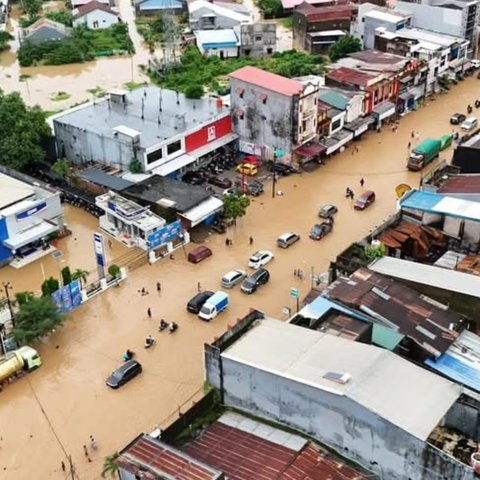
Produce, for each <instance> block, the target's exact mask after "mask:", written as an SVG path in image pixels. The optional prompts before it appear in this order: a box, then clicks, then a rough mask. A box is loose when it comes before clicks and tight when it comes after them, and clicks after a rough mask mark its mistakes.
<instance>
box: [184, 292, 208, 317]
mask: <svg viewBox="0 0 480 480" xmlns="http://www.w3.org/2000/svg"><path fill="white" fill-rule="evenodd" d="M212 295H213V292H210V291H208V290H207V291H205V292H200V293H197V294H196V295H195V296H194V297H193V298H191V299H190V301H189V302H188V303H187V310H188V311H189V312H190V313H198V312H199V311H200V309H201V308H202V307H203V304H204V303H205V302H206V301H207V300H208V299H209V298H210V297H211V296H212Z"/></svg>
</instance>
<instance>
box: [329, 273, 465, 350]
mask: <svg viewBox="0 0 480 480" xmlns="http://www.w3.org/2000/svg"><path fill="white" fill-rule="evenodd" d="M442 275H443V276H445V272H444V271H443V270H442ZM325 294H326V295H327V296H328V297H330V298H332V299H334V300H336V301H338V302H342V303H344V304H346V305H347V306H350V307H353V308H357V309H359V310H360V311H363V312H365V313H367V314H368V315H370V316H372V317H374V318H376V319H377V321H378V322H379V323H382V324H383V325H385V326H388V327H390V328H393V329H394V330H397V331H398V332H399V333H401V334H404V335H406V336H407V337H409V338H410V339H412V340H413V341H414V342H416V343H417V344H418V345H419V346H420V347H421V348H423V349H424V350H425V351H426V352H428V353H429V354H430V355H432V356H434V357H439V356H440V355H441V354H442V353H444V352H445V351H446V350H447V349H448V347H449V346H450V345H451V344H452V343H453V342H454V340H455V339H456V338H457V336H458V333H457V332H456V331H454V330H452V329H451V326H452V325H453V327H457V326H458V325H459V324H460V323H461V321H462V320H463V317H462V316H461V315H459V314H458V313H456V312H454V311H452V310H450V309H449V308H447V307H444V306H443V305H440V304H439V303H437V302H434V301H433V300H430V299H429V298H428V297H425V296H423V295H421V294H419V293H418V292H416V291H415V290H413V289H411V288H408V287H406V286H405V285H403V284H401V283H400V282H397V281H395V280H392V279H390V278H387V277H384V276H383V275H379V274H378V273H375V272H374V271H373V270H368V269H366V268H361V269H359V270H357V271H356V272H355V273H354V274H353V275H352V276H351V277H350V278H345V277H342V278H340V279H338V280H337V281H335V282H334V283H332V284H331V285H330V286H329V287H328V289H327V290H326V293H325Z"/></svg>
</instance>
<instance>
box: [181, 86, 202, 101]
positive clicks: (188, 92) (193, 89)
mask: <svg viewBox="0 0 480 480" xmlns="http://www.w3.org/2000/svg"><path fill="white" fill-rule="evenodd" d="M203 93H204V92H203V87H202V86H201V85H198V84H195V85H189V86H188V87H187V88H186V89H185V96H186V97H187V98H202V97H203Z"/></svg>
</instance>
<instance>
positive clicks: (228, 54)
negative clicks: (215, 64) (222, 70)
mask: <svg viewBox="0 0 480 480" xmlns="http://www.w3.org/2000/svg"><path fill="white" fill-rule="evenodd" d="M199 50H200V51H201V52H202V53H203V54H204V55H206V56H207V57H221V56H222V53H221V52H223V58H236V57H238V47H231V48H225V47H224V48H209V49H207V50H204V49H203V48H202V47H200V48H199Z"/></svg>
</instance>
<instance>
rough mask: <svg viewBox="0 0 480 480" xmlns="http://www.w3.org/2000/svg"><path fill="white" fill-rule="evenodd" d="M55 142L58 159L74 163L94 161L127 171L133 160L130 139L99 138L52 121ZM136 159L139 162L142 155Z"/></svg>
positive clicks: (94, 134)
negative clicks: (65, 159)
mask: <svg viewBox="0 0 480 480" xmlns="http://www.w3.org/2000/svg"><path fill="white" fill-rule="evenodd" d="M53 125H54V131H55V140H56V144H57V154H58V156H59V157H62V158H67V159H68V160H70V161H71V162H74V163H82V162H86V161H89V160H96V161H99V162H102V163H105V164H106V165H114V166H120V167H122V168H126V169H128V166H129V165H130V162H131V161H132V159H133V158H134V155H135V154H134V149H133V145H132V142H131V140H130V139H127V138H124V137H123V136H122V135H119V136H118V137H117V138H116V139H113V138H106V137H102V136H99V135H98V134H97V133H96V132H89V131H87V130H84V129H80V128H77V127H74V126H70V125H66V124H63V123H60V122H59V121H57V120H54V122H53ZM137 158H138V159H139V160H140V161H141V160H142V158H143V153H142V152H139V153H138V154H137Z"/></svg>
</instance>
